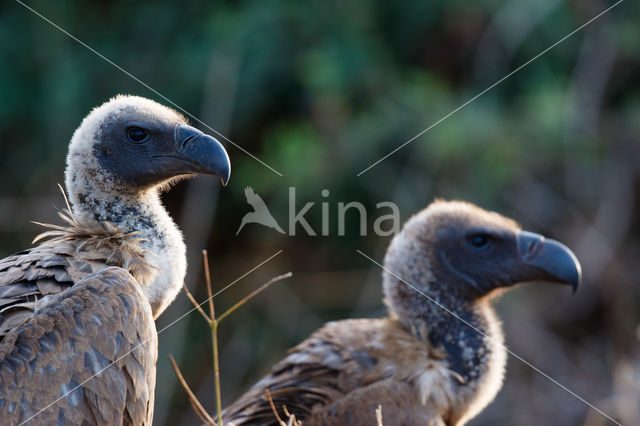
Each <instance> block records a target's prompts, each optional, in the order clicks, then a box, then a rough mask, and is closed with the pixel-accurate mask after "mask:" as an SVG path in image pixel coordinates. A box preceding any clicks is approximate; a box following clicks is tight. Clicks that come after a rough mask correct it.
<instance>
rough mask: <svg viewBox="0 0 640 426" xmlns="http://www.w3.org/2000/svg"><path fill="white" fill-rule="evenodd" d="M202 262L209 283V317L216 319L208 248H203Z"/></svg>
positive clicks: (212, 319)
mask: <svg viewBox="0 0 640 426" xmlns="http://www.w3.org/2000/svg"><path fill="white" fill-rule="evenodd" d="M202 263H204V279H205V281H206V283H207V297H208V298H209V299H208V300H209V318H211V321H215V320H216V310H215V307H214V306H213V289H212V287H211V270H210V269H209V255H208V253H207V250H206V249H205V250H202Z"/></svg>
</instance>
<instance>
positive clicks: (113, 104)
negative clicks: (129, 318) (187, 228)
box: [65, 96, 231, 317]
mask: <svg viewBox="0 0 640 426" xmlns="http://www.w3.org/2000/svg"><path fill="white" fill-rule="evenodd" d="M230 172H231V164H230V162H229V157H228V155H227V152H226V151H225V149H224V148H223V147H222V145H221V144H220V142H218V141H217V140H216V139H214V138H213V137H211V136H209V135H206V134H204V133H202V132H201V131H199V130H197V129H195V128H193V127H191V126H189V125H188V124H187V122H186V120H185V118H184V117H183V116H182V115H180V114H178V113H177V112H176V111H174V110H172V109H170V108H167V107H165V106H162V105H160V104H158V103H156V102H154V101H151V100H149V99H145V98H141V97H137V96H117V97H115V98H113V99H111V100H109V101H108V102H106V103H104V104H103V105H101V106H99V107H97V108H95V109H94V110H93V111H91V112H90V113H89V115H87V117H85V119H84V120H83V121H82V123H81V124H80V127H78V129H77V130H76V131H75V133H74V134H73V137H72V139H71V143H70V145H69V153H68V156H67V168H66V171H65V183H66V189H67V193H68V197H69V201H70V202H71V210H72V215H73V216H74V220H75V221H76V223H80V224H83V225H86V226H85V227H86V228H87V229H92V228H91V227H95V226H96V225H97V226H106V228H105V229H117V230H118V232H121V233H122V234H121V235H134V236H135V238H136V239H137V241H139V242H140V244H141V246H142V247H141V251H140V252H136V255H138V254H140V253H143V255H144V260H145V262H146V263H147V264H148V265H150V266H151V268H146V269H144V271H148V270H150V271H153V272H152V273H149V274H146V273H136V270H134V269H132V268H126V269H128V270H129V272H131V273H132V274H133V275H134V277H135V278H136V280H138V282H139V283H140V284H141V285H142V291H143V293H144V294H145V296H146V297H147V299H148V300H149V302H150V304H151V307H152V310H153V314H154V316H156V317H157V316H158V315H159V314H160V313H161V312H162V311H163V310H164V309H165V308H166V307H167V306H168V305H169V303H171V301H173V299H174V298H175V296H176V295H177V294H178V292H179V290H180V288H181V285H182V282H183V280H184V276H185V272H186V256H185V253H186V248H185V244H184V242H183V239H182V234H181V232H180V230H179V229H178V227H177V226H176V225H175V223H174V222H173V220H172V219H171V218H170V217H169V214H168V213H167V211H166V210H165V209H164V207H163V206H162V203H161V201H160V197H159V192H160V191H161V190H162V189H165V188H168V187H169V186H170V185H171V183H172V182H175V181H177V180H180V179H185V178H188V177H192V176H196V175H199V174H205V175H216V176H219V177H220V179H221V180H222V184H223V185H225V184H226V183H227V182H228V180H229V175H230ZM105 224H109V225H108V226H107V225H105ZM112 225H113V226H112ZM89 233H90V232H87V233H85V234H89ZM120 248H123V247H116V248H114V250H116V249H120ZM120 257H121V258H127V256H120ZM113 258H115V256H109V257H108V259H107V260H108V262H107V263H109V262H110V261H111V260H110V259H113ZM116 266H121V265H116ZM125 267H126V266H125ZM137 270H138V271H140V270H142V269H141V268H138V269H137Z"/></svg>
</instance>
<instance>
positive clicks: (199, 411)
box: [169, 355, 216, 426]
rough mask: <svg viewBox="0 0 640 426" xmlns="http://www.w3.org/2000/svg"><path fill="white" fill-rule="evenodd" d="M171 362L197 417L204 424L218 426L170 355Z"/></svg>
mask: <svg viewBox="0 0 640 426" xmlns="http://www.w3.org/2000/svg"><path fill="white" fill-rule="evenodd" d="M169 361H171V365H172V366H173V371H175V372H176V376H178V380H179V381H180V384H182V387H183V388H184V390H185V391H186V392H187V395H189V402H190V403H191V406H192V407H193V411H195V412H196V415H197V416H198V418H200V420H202V421H203V422H205V423H207V424H209V425H213V426H216V422H215V421H214V420H213V419H212V418H211V416H210V415H209V413H207V410H205V409H204V407H203V406H202V404H200V401H198V398H196V395H195V394H194V393H193V391H192V390H191V388H190V387H189V385H188V384H187V381H186V380H185V379H184V376H182V373H181V372H180V369H179V368H178V364H176V360H175V359H173V356H171V355H169Z"/></svg>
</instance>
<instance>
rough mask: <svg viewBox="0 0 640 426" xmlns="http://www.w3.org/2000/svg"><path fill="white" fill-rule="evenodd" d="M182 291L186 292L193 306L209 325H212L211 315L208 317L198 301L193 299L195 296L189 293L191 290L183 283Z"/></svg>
mask: <svg viewBox="0 0 640 426" xmlns="http://www.w3.org/2000/svg"><path fill="white" fill-rule="evenodd" d="M182 289H183V290H184V293H185V294H186V295H187V298H188V299H189V301H191V303H192V304H193V306H194V307H195V308H196V309H197V310H198V312H200V314H201V315H202V316H203V317H204V319H205V320H206V321H207V323H209V324H211V318H209V315H207V313H206V312H205V311H204V310H203V309H202V307H201V306H200V304H199V303H198V302H197V301H196V299H195V298H194V297H193V295H192V294H191V292H190V291H189V288H188V287H187V285H186V284H185V283H184V282H183V283H182Z"/></svg>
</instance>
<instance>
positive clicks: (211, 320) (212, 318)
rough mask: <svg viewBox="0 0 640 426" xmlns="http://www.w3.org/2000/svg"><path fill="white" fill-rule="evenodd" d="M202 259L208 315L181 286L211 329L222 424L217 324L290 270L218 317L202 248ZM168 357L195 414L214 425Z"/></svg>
mask: <svg viewBox="0 0 640 426" xmlns="http://www.w3.org/2000/svg"><path fill="white" fill-rule="evenodd" d="M202 260H203V264H204V278H205V282H206V285H207V296H208V299H207V302H208V303H209V315H207V313H206V312H205V311H204V310H203V309H202V307H201V306H200V305H201V304H200V303H198V302H197V301H196V299H195V298H194V297H193V295H192V294H191V292H190V291H189V289H188V288H187V286H186V285H184V284H183V286H182V287H183V288H184V292H185V294H186V295H187V298H188V299H189V300H190V301H191V303H192V304H193V306H195V308H196V309H197V310H198V312H200V315H202V316H203V318H204V319H205V320H206V321H207V323H208V324H209V328H210V329H211V348H212V351H213V377H214V390H215V393H216V411H217V414H218V415H217V417H218V423H217V425H218V426H224V424H223V420H222V392H221V388H220V361H219V353H218V326H219V325H220V322H221V321H222V320H223V319H225V318H226V317H228V316H229V315H231V314H232V313H233V312H235V311H236V310H237V309H238V308H239V307H241V306H242V305H244V304H245V303H247V302H248V301H249V300H250V299H251V298H253V297H255V296H256V295H257V294H259V293H260V292H262V291H264V290H265V289H266V288H267V287H269V286H270V285H272V284H273V283H275V282H278V281H280V280H283V279H285V278H289V277H290V276H291V275H292V274H291V272H287V273H286V274H282V275H278V276H277V277H274V278H272V279H270V280H269V281H267V282H266V283H264V284H262V285H261V286H260V287H259V288H257V289H256V290H254V291H252V292H251V293H249V294H248V295H247V296H245V297H243V298H242V299H241V300H240V301H238V302H237V303H235V304H234V305H233V306H231V308H229V309H227V310H226V311H224V312H223V313H222V315H220V317H218V318H216V311H215V306H214V304H213V287H212V285H211V269H210V268H209V259H208V255H207V250H202ZM169 358H170V360H171V364H172V365H173V369H174V370H175V372H176V375H177V376H178V379H179V380H180V383H182V387H184V389H185V390H186V392H187V394H188V395H189V400H190V402H191V405H192V406H193V409H194V411H195V412H196V414H197V415H198V417H199V418H200V420H202V421H203V422H205V423H209V424H212V425H215V424H216V423H215V421H214V420H213V419H212V418H211V416H210V415H209V414H208V413H207V412H206V410H205V409H204V408H203V407H202V404H200V402H199V401H198V399H197V398H196V396H195V395H194V393H193V392H192V391H191V389H190V388H189V386H188V385H187V383H186V381H185V380H184V377H183V376H182V374H181V373H180V370H179V369H178V366H177V364H176V362H175V360H174V359H173V357H171V356H169ZM279 420H280V423H281V424H283V425H285V426H286V423H284V422H282V420H281V419H279Z"/></svg>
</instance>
